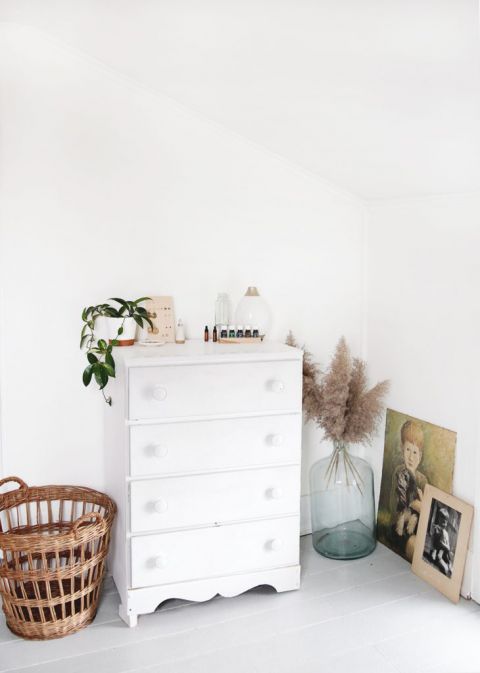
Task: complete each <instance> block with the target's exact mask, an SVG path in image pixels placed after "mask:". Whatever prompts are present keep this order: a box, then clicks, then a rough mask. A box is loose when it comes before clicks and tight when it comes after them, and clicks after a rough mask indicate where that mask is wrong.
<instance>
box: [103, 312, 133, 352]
mask: <svg viewBox="0 0 480 673" xmlns="http://www.w3.org/2000/svg"><path fill="white" fill-rule="evenodd" d="M122 323H123V333H122V334H121V335H120V336H119V337H118V339H117V346H133V344H134V343H135V334H136V332H137V323H136V322H135V320H134V319H133V318H107V327H108V340H109V343H112V341H113V340H114V339H116V338H117V333H118V330H119V328H120V327H121V326H122Z"/></svg>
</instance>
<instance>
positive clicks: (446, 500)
mask: <svg viewBox="0 0 480 673" xmlns="http://www.w3.org/2000/svg"><path fill="white" fill-rule="evenodd" d="M472 518H473V507H472V506H471V505H469V504H468V503H466V502H464V501H463V500H460V499H459V498H456V497H455V496H454V495H451V494H450V493H445V492H444V491H441V490H440V489H439V488H436V487H435V486H431V485H430V484H427V486H426V487H425V492H424V494H423V500H422V511H421V513H420V520H419V522H418V532H417V537H416V540H415V550H414V553H413V562H412V570H413V572H414V573H415V574H416V575H418V576H419V577H421V578H422V579H423V580H425V581H426V582H428V583H429V584H431V585H432V586H433V587H435V589H438V591H440V592H441V593H442V594H445V596H447V598H449V599H450V600H451V601H452V602H454V603H458V602H459V600H460V590H461V588H462V580H463V574H464V570H465V561H466V558H467V551H468V541H469V538H470V528H471V525H472Z"/></svg>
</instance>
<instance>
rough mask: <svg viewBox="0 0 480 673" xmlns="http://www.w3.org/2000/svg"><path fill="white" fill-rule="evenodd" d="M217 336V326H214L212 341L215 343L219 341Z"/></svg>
mask: <svg viewBox="0 0 480 673" xmlns="http://www.w3.org/2000/svg"><path fill="white" fill-rule="evenodd" d="M217 335H218V332H217V326H216V325H214V326H213V331H212V341H214V342H216V341H217Z"/></svg>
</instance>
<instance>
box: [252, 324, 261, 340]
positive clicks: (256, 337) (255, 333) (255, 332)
mask: <svg viewBox="0 0 480 673" xmlns="http://www.w3.org/2000/svg"><path fill="white" fill-rule="evenodd" d="M252 336H253V338H254V339H258V337H259V336H260V333H259V331H258V327H254V328H253V332H252Z"/></svg>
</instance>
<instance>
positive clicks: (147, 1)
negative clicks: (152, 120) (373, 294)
mask: <svg viewBox="0 0 480 673" xmlns="http://www.w3.org/2000/svg"><path fill="white" fill-rule="evenodd" d="M0 20H2V21H13V22H16V23H21V24H28V25H32V26H35V27H37V28H40V29H42V30H44V31H46V32H47V33H49V34H50V35H52V36H54V37H55V38H57V39H59V40H60V41H62V42H64V43H66V44H69V45H72V46H74V47H76V48H78V49H80V50H81V51H83V52H85V53H86V54H88V55H89V56H92V57H94V58H96V59H98V60H100V61H102V62H103V63H105V64H107V65H109V66H110V67H112V68H114V69H115V70H117V71H119V72H121V73H123V74H124V75H127V76H128V77H131V78H133V79H135V80H136V81H138V82H140V83H142V84H144V85H146V86H148V87H150V88H152V89H154V90H156V91H158V92H161V93H162V94H164V95H167V96H170V97H172V98H174V99H176V100H177V101H179V102H181V103H182V104H184V105H185V106H188V107H189V108H190V109H191V110H193V111H195V112H197V113H198V114H199V115H202V116H203V117H206V118H209V119H211V120H212V121H214V122H216V123H218V124H221V125H222V126H224V127H226V128H228V129H230V130H231V131H232V132H235V133H237V134H240V135H242V136H244V137H245V138H247V139H248V140H250V141H252V142H255V143H257V144H259V145H262V146H264V147H265V148H267V149H269V150H271V151H273V152H275V153H277V154H280V155H282V156H284V157H285V158H287V159H288V160H290V161H292V162H295V163H296V164H299V165H301V166H302V167H304V168H306V169H308V170H310V171H312V172H314V173H315V174H317V175H318V176H320V177H321V178H323V179H326V180H328V181H330V182H332V183H335V184H336V185H338V186H339V187H342V188H343V189H346V190H348V191H350V192H352V193H354V194H356V195H359V196H361V197H363V198H366V199H385V198H391V197H410V196H422V195H427V194H439V193H440V194H441V193H455V192H471V191H479V190H480V38H479V29H478V26H479V24H478V3H477V0H42V2H38V0H2V2H1V3H0Z"/></svg>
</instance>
